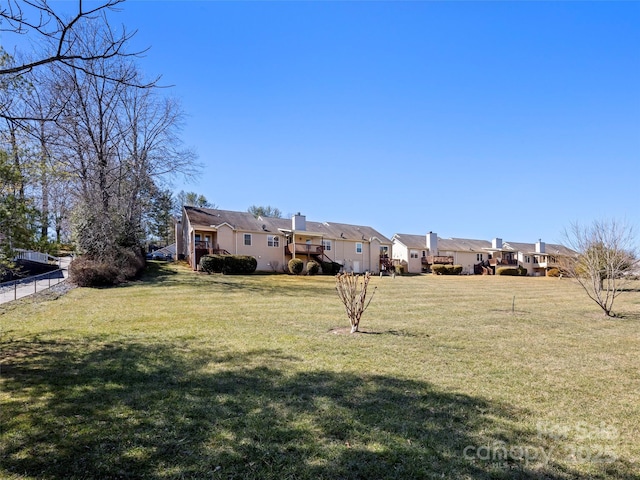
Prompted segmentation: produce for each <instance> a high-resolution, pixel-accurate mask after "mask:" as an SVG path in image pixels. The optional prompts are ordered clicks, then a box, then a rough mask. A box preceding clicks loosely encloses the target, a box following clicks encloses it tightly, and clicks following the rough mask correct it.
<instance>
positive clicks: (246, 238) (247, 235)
mask: <svg viewBox="0 0 640 480" xmlns="http://www.w3.org/2000/svg"><path fill="white" fill-rule="evenodd" d="M244 244H245V245H247V246H251V234H250V233H245V234H244Z"/></svg>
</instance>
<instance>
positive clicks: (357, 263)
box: [353, 260, 360, 273]
mask: <svg viewBox="0 0 640 480" xmlns="http://www.w3.org/2000/svg"><path fill="white" fill-rule="evenodd" d="M353 273H360V260H354V261H353Z"/></svg>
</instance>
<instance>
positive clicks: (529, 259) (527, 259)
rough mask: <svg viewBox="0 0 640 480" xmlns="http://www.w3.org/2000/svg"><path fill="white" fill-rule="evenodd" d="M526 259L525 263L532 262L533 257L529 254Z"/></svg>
mask: <svg viewBox="0 0 640 480" xmlns="http://www.w3.org/2000/svg"><path fill="white" fill-rule="evenodd" d="M524 261H525V263H531V257H530V256H528V255H527V256H526V257H524Z"/></svg>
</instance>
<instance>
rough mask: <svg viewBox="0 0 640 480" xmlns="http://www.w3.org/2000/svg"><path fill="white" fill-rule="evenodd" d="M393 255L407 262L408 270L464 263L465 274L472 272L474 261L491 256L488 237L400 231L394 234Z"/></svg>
mask: <svg viewBox="0 0 640 480" xmlns="http://www.w3.org/2000/svg"><path fill="white" fill-rule="evenodd" d="M392 240H393V259H394V261H396V262H397V263H400V264H403V265H405V268H406V270H407V272H409V273H420V272H430V271H431V266H432V265H438V264H440V265H443V264H444V265H462V273H463V274H473V273H474V265H475V264H477V263H480V262H482V261H484V260H486V259H487V258H488V253H487V250H486V248H487V247H489V246H491V243H490V242H488V241H486V240H471V239H466V238H440V237H438V235H437V234H435V233H433V232H429V233H427V234H426V235H410V234H404V233H397V234H395V235H394V236H393V238H392Z"/></svg>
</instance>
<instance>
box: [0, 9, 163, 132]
mask: <svg viewBox="0 0 640 480" xmlns="http://www.w3.org/2000/svg"><path fill="white" fill-rule="evenodd" d="M124 1H125V0H104V1H102V2H101V3H98V4H90V5H91V6H90V7H87V6H86V5H87V3H88V2H83V1H82V0H77V9H76V10H75V12H74V13H73V14H71V15H64V14H62V13H60V12H59V11H56V10H55V9H54V8H53V6H52V5H51V3H52V2H49V1H48V0H5V1H4V2H2V4H0V33H2V32H5V33H6V34H15V35H25V36H28V37H29V39H30V40H31V41H32V42H33V43H35V44H37V45H38V47H39V50H38V54H37V56H36V57H35V58H33V57H29V56H26V55H25V54H24V52H23V54H21V55H20V56H19V58H20V60H19V61H16V60H15V58H14V57H16V55H11V56H10V55H8V54H7V52H5V51H4V50H3V49H2V47H0V57H1V58H4V61H2V62H0V84H5V85H11V84H15V83H17V82H19V81H20V80H21V79H22V77H23V76H24V75H25V74H27V73H30V72H35V71H38V70H40V69H41V67H44V66H47V65H54V64H57V65H62V66H65V67H67V68H71V69H74V70H80V71H83V72H84V73H85V74H88V75H99V76H102V77H103V78H104V79H105V80H110V81H113V82H124V83H127V84H129V85H133V86H138V87H150V86H153V85H155V83H156V82H157V79H155V80H154V81H151V82H147V83H139V78H138V77H136V76H135V74H133V72H132V75H131V76H121V75H118V76H114V77H111V76H110V72H100V71H96V70H95V69H93V68H91V64H92V63H93V62H95V61H97V60H108V59H126V58H127V57H134V56H138V55H140V54H141V53H142V52H134V53H131V52H127V51H126V48H125V47H126V44H127V42H128V41H129V40H130V39H131V38H132V37H133V35H135V32H132V33H129V32H127V31H126V29H125V28H124V27H123V28H122V29H121V30H119V31H116V30H114V29H113V28H112V27H111V24H110V23H109V21H108V16H107V14H108V13H109V12H112V11H117V10H118V6H119V5H120V4H121V3H123V2H124ZM89 25H92V26H94V27H97V28H95V29H94V33H95V35H97V36H98V38H97V40H98V41H96V42H94V44H93V46H94V48H93V49H91V50H87V49H86V42H83V41H79V40H81V39H82V37H83V35H84V33H83V32H84V30H85V29H86V28H87V26H89ZM8 59H11V61H8ZM12 107H13V105H12V104H11V103H9V104H6V103H3V104H2V105H0V118H11V119H14V120H30V119H31V120H33V119H36V118H35V117H33V116H28V115H24V114H23V113H22V112H19V111H18V112H16V110H15V109H13V108H12ZM61 111H62V110H61V109H58V110H57V111H55V112H49V113H52V115H51V116H50V117H49V118H47V120H52V119H55V118H56V114H57V113H60V112H61Z"/></svg>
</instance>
